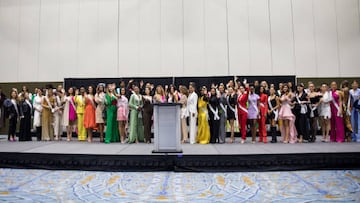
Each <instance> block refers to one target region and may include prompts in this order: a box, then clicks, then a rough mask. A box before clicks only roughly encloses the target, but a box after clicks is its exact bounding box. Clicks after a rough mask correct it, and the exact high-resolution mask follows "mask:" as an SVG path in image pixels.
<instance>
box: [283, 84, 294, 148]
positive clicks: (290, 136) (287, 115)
mask: <svg viewBox="0 0 360 203" xmlns="http://www.w3.org/2000/svg"><path fill="white" fill-rule="evenodd" d="M291 97H292V96H291V93H290V92H289V87H288V86H287V85H284V87H283V94H282V96H281V98H280V102H281V107H280V111H279V119H281V120H282V121H283V125H281V127H280V132H281V137H282V138H283V142H284V143H289V142H290V143H291V144H293V143H296V141H297V132H296V128H295V115H294V114H293V113H292V111H291V106H290V105H291Z"/></svg>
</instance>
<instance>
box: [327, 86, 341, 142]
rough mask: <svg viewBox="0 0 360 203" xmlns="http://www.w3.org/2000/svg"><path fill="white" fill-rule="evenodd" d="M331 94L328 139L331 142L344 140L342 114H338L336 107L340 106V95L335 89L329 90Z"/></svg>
mask: <svg viewBox="0 0 360 203" xmlns="http://www.w3.org/2000/svg"><path fill="white" fill-rule="evenodd" d="M331 94H332V98H333V101H332V102H331V103H330V108H331V119H330V122H331V130H330V140H331V141H332V142H344V140H345V129H344V121H343V118H342V115H340V114H339V111H338V108H337V107H339V106H340V96H339V94H338V93H337V92H336V91H331ZM336 105H337V106H336Z"/></svg>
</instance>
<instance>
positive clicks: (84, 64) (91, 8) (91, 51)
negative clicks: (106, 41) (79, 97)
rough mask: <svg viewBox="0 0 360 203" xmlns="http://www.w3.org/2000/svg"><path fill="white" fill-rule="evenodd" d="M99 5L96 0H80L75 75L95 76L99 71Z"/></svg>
mask: <svg viewBox="0 0 360 203" xmlns="http://www.w3.org/2000/svg"><path fill="white" fill-rule="evenodd" d="M98 28H99V5H98V0H80V8H79V28H78V29H79V38H78V57H79V59H78V60H79V69H78V73H77V74H76V76H78V77H81V76H82V75H88V76H90V77H91V76H95V75H97V73H98V72H99V70H98V67H99V60H98V59H99V57H98V54H99V50H98V47H99V46H98V45H99V29H98Z"/></svg>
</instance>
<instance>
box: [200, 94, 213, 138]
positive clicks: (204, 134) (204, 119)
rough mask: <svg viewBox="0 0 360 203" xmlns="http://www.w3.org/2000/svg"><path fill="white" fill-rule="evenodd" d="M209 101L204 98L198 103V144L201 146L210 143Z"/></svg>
mask: <svg viewBox="0 0 360 203" xmlns="http://www.w3.org/2000/svg"><path fill="white" fill-rule="evenodd" d="M207 105H208V101H207V100H206V99H204V96H202V97H200V99H199V101H198V134H197V142H198V143H199V144H208V143H209V142H210V127H209V122H208V117H209V116H208V110H207Z"/></svg>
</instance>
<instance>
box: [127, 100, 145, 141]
mask: <svg viewBox="0 0 360 203" xmlns="http://www.w3.org/2000/svg"><path fill="white" fill-rule="evenodd" d="M143 105H144V104H143V100H142V96H141V95H137V94H135V93H134V94H132V95H131V96H130V101H129V108H130V134H129V143H134V142H135V141H136V139H137V140H138V141H139V142H143V141H144V125H143V118H142V113H141V111H138V110H137V108H138V107H143Z"/></svg>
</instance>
